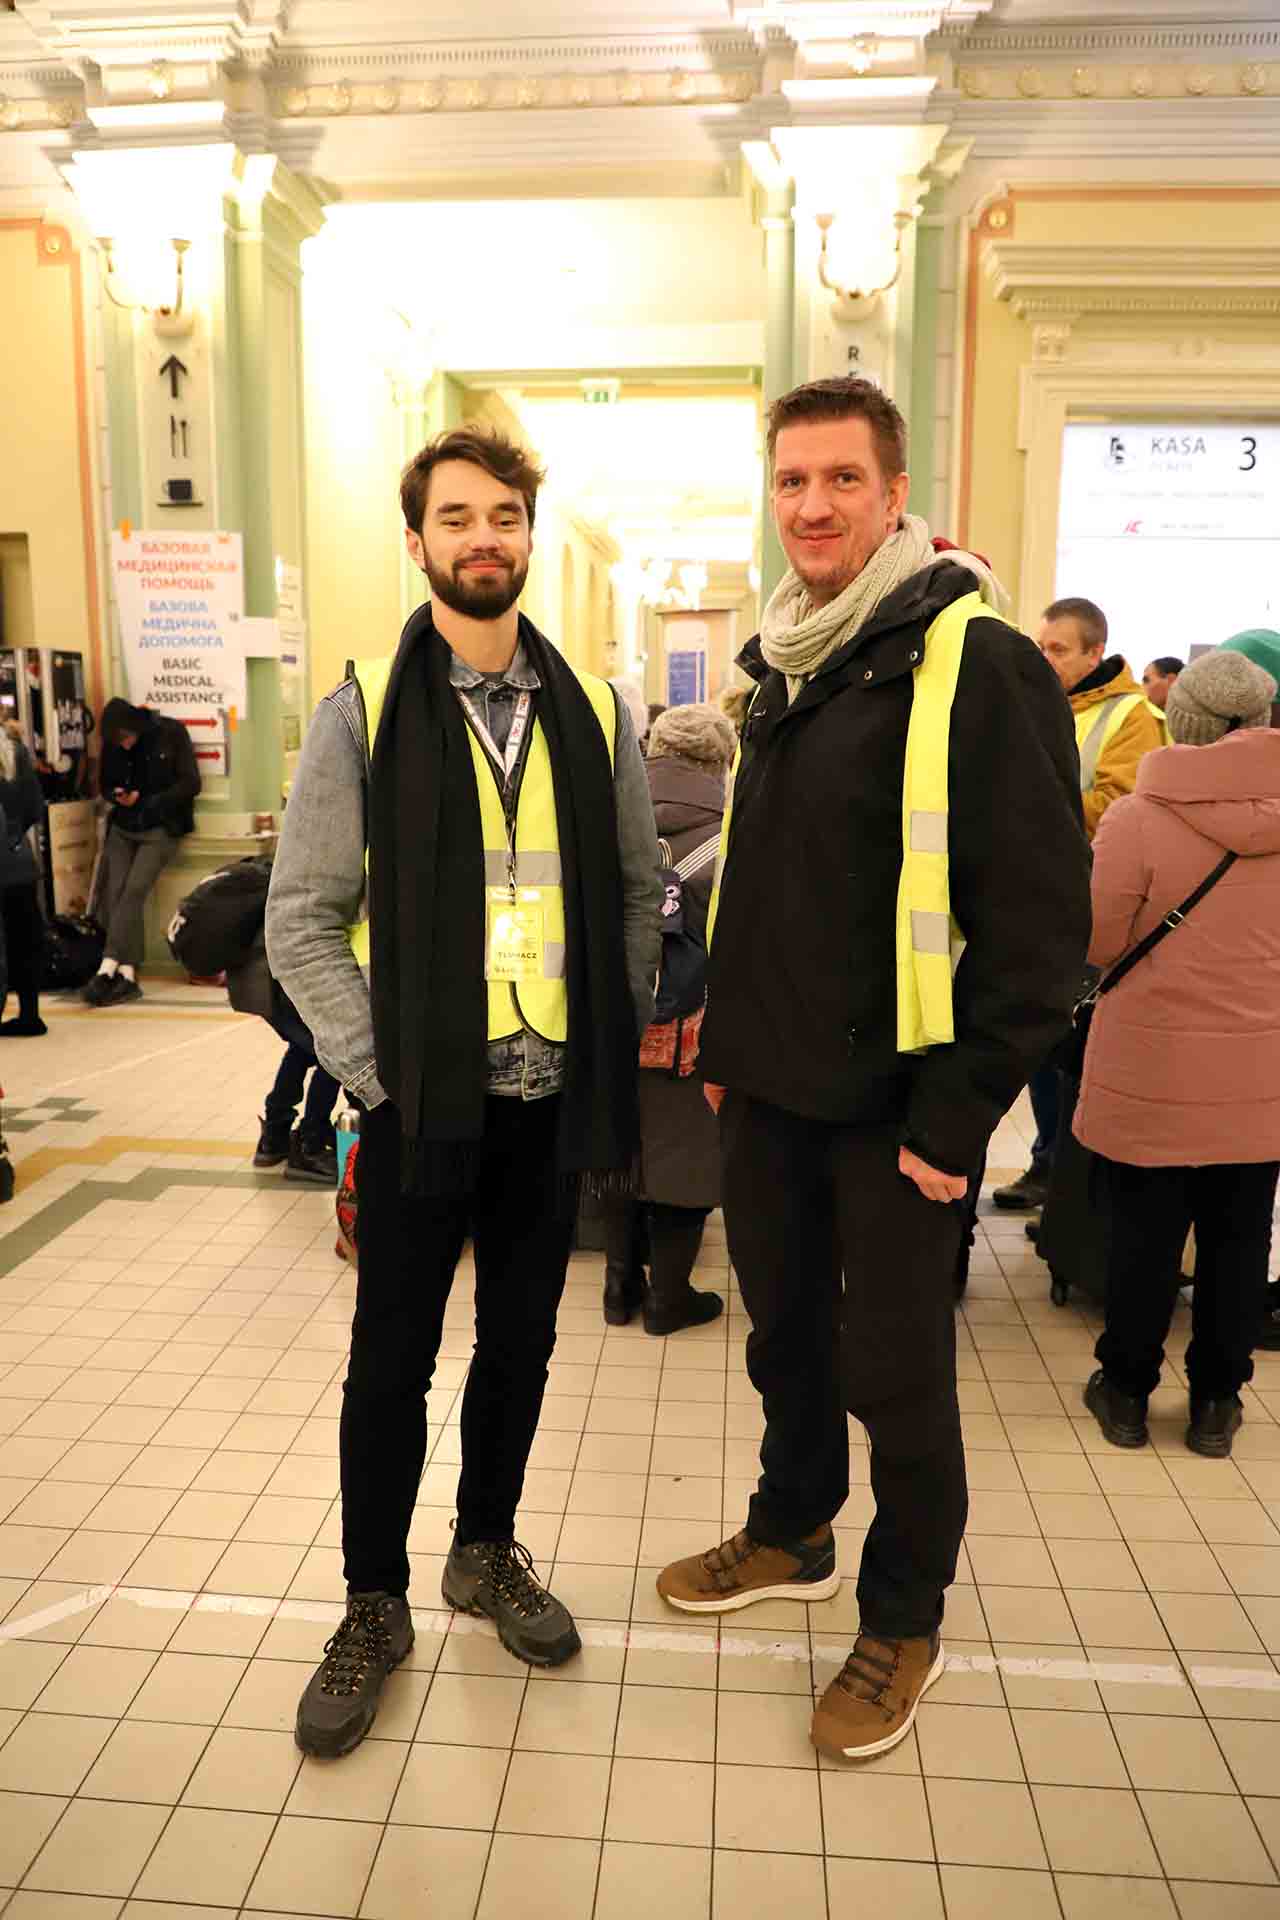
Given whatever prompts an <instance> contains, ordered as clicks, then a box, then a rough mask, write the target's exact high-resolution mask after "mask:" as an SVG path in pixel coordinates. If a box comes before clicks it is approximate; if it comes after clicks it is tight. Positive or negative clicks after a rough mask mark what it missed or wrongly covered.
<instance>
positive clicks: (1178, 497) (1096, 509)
mask: <svg viewBox="0 0 1280 1920" xmlns="http://www.w3.org/2000/svg"><path fill="white" fill-rule="evenodd" d="M1054 591H1055V594H1056V595H1057V596H1058V597H1059V598H1061V597H1064V596H1066V595H1068V594H1071V595H1076V594H1078V595H1082V596H1083V597H1084V598H1085V599H1087V600H1093V601H1095V602H1096V603H1097V605H1098V606H1100V607H1101V608H1102V610H1103V612H1104V613H1105V614H1106V616H1107V622H1108V625H1109V626H1110V629H1111V651H1112V652H1115V653H1122V654H1124V656H1125V658H1126V659H1127V660H1128V662H1129V665H1130V667H1132V669H1133V671H1134V672H1135V673H1137V674H1140V673H1141V672H1142V670H1143V668H1144V667H1146V666H1147V665H1148V664H1149V662H1150V661H1152V660H1154V659H1156V658H1157V657H1158V656H1159V655H1161V654H1176V655H1178V657H1179V658H1181V659H1183V660H1186V659H1189V658H1190V655H1191V649H1192V647H1193V646H1217V645H1218V644H1219V643H1220V642H1221V641H1223V640H1226V639H1228V638H1229V637H1230V636H1231V635H1232V634H1233V633H1238V632H1240V630H1241V629H1242V628H1244V627H1277V626H1280V422H1273V421H1257V422H1253V421H1232V422H1230V423H1225V422H1215V423H1213V424H1209V425H1206V424H1205V423H1203V422H1200V421H1192V422H1188V421H1185V420H1182V421H1176V420H1175V421H1159V422H1152V421H1146V420H1115V421H1110V422H1108V423H1106V424H1103V425H1098V424H1094V423H1092V422H1091V423H1089V424H1087V425H1086V424H1084V423H1079V424H1076V423H1072V424H1070V425H1069V426H1068V427H1067V428H1066V430H1065V432H1064V434H1063V441H1062V489H1061V501H1060V506H1059V512H1058V565H1057V576H1056V584H1055V589H1054Z"/></svg>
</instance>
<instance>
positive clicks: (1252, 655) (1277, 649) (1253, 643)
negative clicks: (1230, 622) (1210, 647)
mask: <svg viewBox="0 0 1280 1920" xmlns="http://www.w3.org/2000/svg"><path fill="white" fill-rule="evenodd" d="M1218 651H1219V653H1242V654H1243V655H1244V657H1245V659H1246V660H1252V662H1253V664H1254V666H1255V667H1261V668H1262V670H1263V672H1264V673H1269V674H1270V675H1271V678H1272V679H1273V680H1274V681H1275V682H1276V684H1277V685H1278V686H1280V633H1274V632H1273V631H1272V630H1271V628H1270V627H1246V629H1245V631H1244V632H1243V633H1235V634H1232V636H1231V638H1230V640H1224V641H1223V643H1222V645H1221V646H1220V647H1219V649H1218Z"/></svg>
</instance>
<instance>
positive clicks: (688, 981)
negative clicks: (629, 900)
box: [653, 833, 720, 1026]
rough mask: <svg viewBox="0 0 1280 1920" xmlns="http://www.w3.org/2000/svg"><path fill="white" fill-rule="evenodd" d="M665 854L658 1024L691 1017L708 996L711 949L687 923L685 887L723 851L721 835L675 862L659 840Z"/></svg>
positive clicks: (665, 842) (654, 1019)
mask: <svg viewBox="0 0 1280 1920" xmlns="http://www.w3.org/2000/svg"><path fill="white" fill-rule="evenodd" d="M658 847H659V850H660V852H661V854H662V867H661V869H660V872H661V875H662V885H663V890H664V898H663V902H662V965H661V971H660V972H659V974H658V996H657V1000H656V1003H655V1005H654V1009H653V1022H654V1025H655V1026H665V1025H666V1023H667V1021H668V1020H687V1019H688V1018H689V1016H690V1015H691V1014H695V1013H697V1012H698V1011H699V1009H700V1008H701V1007H702V1005H703V1002H704V1001H705V1000H706V997H707V949H706V944H705V942H704V941H702V940H700V939H699V938H698V936H697V934H696V933H694V932H692V931H691V929H690V928H689V927H688V926H687V925H686V923H685V911H684V888H685V882H686V881H687V880H692V878H693V876H694V874H695V873H701V872H702V871H703V870H704V868H706V867H709V866H711V864H712V863H713V861H714V860H715V857H716V855H717V854H718V852H719V851H720V835H719V834H718V833H716V834H713V835H712V837H711V838H710V839H709V840H704V841H703V843H702V845H701V846H700V847H695V848H694V850H693V852H692V853H688V854H686V855H685V857H684V859H683V860H681V861H680V862H679V863H678V864H675V863H673V861H672V858H671V847H670V845H669V844H668V842H667V841H665V840H659V842H658Z"/></svg>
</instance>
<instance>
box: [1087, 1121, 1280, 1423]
mask: <svg viewBox="0 0 1280 1920" xmlns="http://www.w3.org/2000/svg"><path fill="white" fill-rule="evenodd" d="M1098 1164H1099V1169H1100V1171H1101V1173H1102V1175H1103V1177H1104V1179H1105V1180H1106V1183H1107V1187H1108V1189H1109V1196H1110V1203H1111V1260H1110V1264H1109V1267H1108V1272H1107V1323H1106V1326H1105V1328H1104V1329H1103V1332H1102V1336H1101V1338H1100V1339H1099V1341H1098V1345H1097V1349H1096V1352H1097V1357H1098V1360H1099V1362H1100V1364H1101V1366H1102V1370H1103V1372H1104V1373H1105V1374H1106V1376H1107V1378H1108V1379H1109V1380H1110V1381H1112V1382H1113V1383H1114V1385H1116V1386H1117V1387H1119V1389H1120V1391H1121V1392H1122V1393H1129V1394H1133V1395H1134V1396H1135V1397H1136V1398H1138V1399H1142V1400H1145V1398H1146V1397H1147V1395H1148V1394H1149V1393H1151V1392H1153V1391H1154V1389H1155V1388H1156V1386H1157V1385H1158V1384H1159V1381H1160V1367H1161V1364H1162V1362H1163V1360H1164V1343H1165V1340H1166V1338H1167V1337H1168V1333H1169V1323H1170V1321H1171V1320H1172V1318H1173V1310H1174V1307H1175V1305H1176V1304H1177V1298H1178V1289H1179V1286H1180V1285H1181V1278H1180V1269H1181V1265H1182V1249H1183V1246H1184V1244H1185V1242H1186V1238H1187V1232H1188V1229H1189V1228H1190V1227H1192V1226H1194V1227H1195V1230H1196V1283H1195V1291H1194V1293H1193V1294H1192V1302H1191V1344H1190V1346H1189V1347H1188V1348H1187V1362H1186V1364H1187V1383H1188V1386H1189V1389H1190V1394H1191V1400H1192V1404H1193V1405H1195V1404H1198V1403H1199V1402H1200V1401H1202V1400H1225V1399H1227V1398H1228V1397H1229V1396H1230V1395H1232V1394H1234V1393H1238V1392H1239V1390H1240V1388H1241V1387H1242V1386H1243V1385H1244V1384H1245V1382H1246V1381H1247V1380H1251V1379H1252V1378H1253V1357H1252V1356H1253V1343H1254V1339H1255V1337H1256V1335H1257V1332H1258V1328H1259V1325H1260V1323H1261V1320H1262V1312H1263V1305H1264V1301H1265V1295H1266V1287H1267V1268H1268V1265H1269V1262H1270V1258H1271V1219H1272V1210H1273V1208H1274V1206H1275V1198H1276V1176H1277V1172H1280V1164H1278V1163H1277V1162H1276V1161H1274V1160H1267V1161H1261V1162H1259V1163H1257V1164H1256V1165H1244V1166H1226V1167H1134V1166H1130V1165H1128V1164H1127V1163H1126V1162H1123V1161H1119V1160H1105V1159H1100V1160H1099V1163H1098Z"/></svg>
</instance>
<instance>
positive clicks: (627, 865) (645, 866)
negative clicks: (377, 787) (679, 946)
mask: <svg viewBox="0 0 1280 1920" xmlns="http://www.w3.org/2000/svg"><path fill="white" fill-rule="evenodd" d="M615 706H616V708H617V734H616V736H615V746H614V798H615V802H616V808H617V817H618V854H619V858H620V861H621V864H622V919H623V938H624V942H625V946H626V958H627V979H628V983H629V985H630V988H631V995H632V999H633V1000H634V1002H635V1009H636V1031H637V1035H639V1034H640V1033H641V1032H643V1030H644V1028H645V1027H646V1026H647V1025H648V1024H649V1021H650V1020H651V1019H652V1017H653V995H654V985H655V982H656V979H657V974H658V963H659V957H660V950H661V945H662V935H661V931H660V921H659V917H658V910H659V907H660V906H661V903H662V885H661V882H660V881H659V878H658V839H657V833H656V830H655V828H654V824H653V806H652V803H651V801H650V799H649V785H648V781H647V780H646V778H645V770H644V761H643V759H642V758H641V754H640V748H639V746H638V744H637V741H636V737H635V729H634V727H633V726H632V723H631V716H630V714H629V713H628V712H627V709H626V706H625V704H624V703H623V702H621V701H619V700H618V699H617V696H616V695H615ZM368 767H369V750H368V744H367V742H366V739H365V722H364V705H363V702H362V700H361V698H360V692H359V688H358V687H357V686H356V684H355V682H354V681H350V680H349V681H347V682H345V683H344V685H342V686H341V687H339V688H338V689H337V691H336V692H334V693H331V694H329V695H328V697H327V698H326V699H324V700H322V701H321V702H320V705H319V707H318V708H317V709H316V713H315V717H314V718H313V720H312V722H311V726H310V728H309V729H308V732H307V738H306V742H305V744H304V746H303V750H302V757H301V760H300V761H299V764H298V772H297V777H296V778H295V780H294V783H293V788H292V791H291V793H290V795H289V806H288V810H287V811H286V813H285V817H284V826H283V830H282V832H281V836H280V845H279V848H278V850H277V853H276V859H275V866H274V868H273V870H272V875H271V892H270V894H269V895H268V898H267V954H268V958H269V960H270V963H271V971H272V973H273V974H274V975H275V977H276V979H277V980H278V981H279V982H280V984H281V986H282V987H283V988H284V990H285V992H286V993H287V994H288V996H289V998H290V999H291V1000H292V1001H293V1004H294V1005H295V1007H297V1009H298V1012H299V1013H300V1014H301V1016H302V1018H303V1019H304V1020H305V1022H306V1024H307V1026H308V1027H310V1029H311V1033H312V1036H313V1038H314V1041H315V1049H316V1057H317V1058H318V1059H319V1061H320V1063H321V1065H322V1066H323V1067H326V1068H327V1069H328V1071H329V1072H330V1073H331V1074H333V1076H334V1078H335V1079H337V1080H339V1081H340V1082H341V1084H342V1085H343V1086H344V1087H345V1088H346V1089H347V1091H348V1092H349V1093H351V1094H354V1095H355V1097H356V1098H357V1099H358V1100H361V1101H362V1102H363V1103H364V1105H365V1106H367V1107H376V1106H379V1105H380V1104H381V1103H382V1101H384V1100H385V1099H386V1097H387V1095H386V1092H385V1090H384V1089H383V1087H382V1086H381V1085H380V1084H379V1081H378V1076H377V1069H376V1067H375V1064H374V1052H373V1014H372V1009H371V1006H370V1001H369V983H368V980H367V978H366V977H365V974H364V973H363V972H362V970H361V968H360V967H359V965H358V964H357V962H356V959H355V956H354V954H353V953H352V951H351V945H350V942H349V940H348V938H347V929H348V928H349V927H351V926H353V925H354V924H355V923H356V921H357V920H359V918H360V916H361V913H362V911H363V908H364V904H365V856H366V851H367V846H368V840H367V831H366V792H365V789H366V783H367V779H368Z"/></svg>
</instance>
